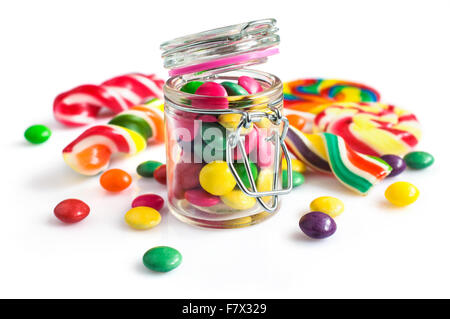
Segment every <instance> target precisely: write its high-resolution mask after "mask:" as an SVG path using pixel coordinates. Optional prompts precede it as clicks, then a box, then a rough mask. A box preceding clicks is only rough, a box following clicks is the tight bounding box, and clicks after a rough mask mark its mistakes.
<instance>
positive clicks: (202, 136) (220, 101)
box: [161, 19, 292, 228]
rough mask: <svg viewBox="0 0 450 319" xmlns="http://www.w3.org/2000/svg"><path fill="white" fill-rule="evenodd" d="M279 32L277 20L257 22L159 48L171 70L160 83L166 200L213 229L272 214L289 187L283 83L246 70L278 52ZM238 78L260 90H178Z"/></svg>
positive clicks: (188, 219)
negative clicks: (228, 92) (248, 80)
mask: <svg viewBox="0 0 450 319" xmlns="http://www.w3.org/2000/svg"><path fill="white" fill-rule="evenodd" d="M277 30H278V29H277V28H276V27H275V20H273V19H267V20H259V21H253V22H249V23H243V24H238V25H234V26H229V27H224V28H220V29H215V30H210V31H206V32H202V33H199V34H195V35H191V36H187V37H183V38H178V39H175V40H172V41H169V42H167V43H164V44H163V45H162V46H161V47H162V49H163V50H164V53H163V57H164V59H165V66H166V67H167V68H169V69H170V71H169V73H170V74H171V75H172V77H171V78H170V79H169V80H168V81H167V82H166V84H165V86H164V97H165V103H164V104H165V123H166V151H167V176H168V179H167V180H168V185H167V186H168V206H169V209H170V211H171V212H172V213H173V214H174V215H175V216H176V217H177V218H179V219H180V220H182V221H185V222H188V223H190V224H195V225H198V226H204V227H211V228H237V227H244V226H249V225H253V224H256V223H258V222H260V221H262V220H265V219H267V218H268V217H270V216H272V215H273V214H274V213H276V212H277V211H278V210H279V207H280V199H279V196H280V195H283V194H287V193H288V192H289V191H290V190H291V189H292V172H291V161H290V157H289V154H288V151H287V148H286V145H285V144H284V138H285V136H286V133H287V129H288V126H289V123H288V121H287V119H286V118H285V117H284V116H283V93H282V82H281V81H280V79H279V78H277V77H276V76H274V75H271V74H268V73H264V72H260V71H256V70H249V69H244V68H243V67H244V66H248V65H253V64H258V63H262V62H264V61H265V60H266V59H267V57H268V56H269V55H272V54H275V53H277V51H278V49H277V48H276V46H277V45H278V42H279V37H278V35H276V34H275V33H276V31H277ZM242 76H247V77H249V78H252V79H254V80H256V81H257V82H258V83H259V85H260V86H261V87H262V91H259V92H258V93H254V94H248V95H233V96H209V95H198V94H191V93H187V92H185V91H181V88H182V87H183V86H184V85H185V84H186V83H188V82H192V81H201V82H203V83H204V82H216V83H219V84H220V83H222V82H224V81H227V82H234V83H236V82H238V80H239V78H240V77H242ZM282 155H284V158H285V160H286V163H287V174H286V176H285V179H286V181H285V184H287V185H284V186H285V187H284V188H283V187H282V186H281V185H282V184H283V183H282V175H283V174H282V165H281V160H282Z"/></svg>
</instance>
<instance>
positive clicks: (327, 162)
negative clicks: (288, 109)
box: [286, 127, 392, 195]
mask: <svg viewBox="0 0 450 319" xmlns="http://www.w3.org/2000/svg"><path fill="white" fill-rule="evenodd" d="M286 144H287V146H288V148H289V150H290V151H291V152H292V153H293V154H294V155H295V156H296V157H297V158H299V159H301V160H302V161H303V162H304V163H305V164H306V165H308V166H309V167H311V168H312V169H314V170H317V171H320V172H325V173H332V174H333V175H334V176H335V177H336V178H337V179H338V180H339V181H340V182H341V183H342V184H343V185H344V186H346V187H348V188H350V189H351V190H353V191H355V192H357V193H359V194H362V195H365V194H367V192H368V191H369V190H370V189H371V188H372V186H374V185H375V184H376V183H378V182H379V181H381V180H382V179H384V178H385V177H386V176H388V175H389V172H390V171H391V170H392V168H391V167H390V166H389V165H388V164H387V163H386V162H384V161H383V160H381V159H379V158H376V157H372V156H367V155H364V154H361V153H358V152H356V151H354V150H353V149H352V148H351V147H349V146H348V145H347V144H346V143H345V141H344V139H343V138H341V137H339V136H337V135H335V134H331V133H316V134H305V133H302V132H301V131H299V130H297V129H296V128H294V127H289V130H288V133H287V136H286Z"/></svg>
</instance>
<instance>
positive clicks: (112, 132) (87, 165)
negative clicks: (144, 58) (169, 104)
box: [63, 99, 164, 175]
mask: <svg viewBox="0 0 450 319" xmlns="http://www.w3.org/2000/svg"><path fill="white" fill-rule="evenodd" d="M163 107H164V104H163V102H162V101H161V100H158V99H154V100H151V101H149V102H148V103H147V104H145V105H138V106H134V107H132V108H131V109H129V110H127V111H125V112H122V113H120V114H119V115H118V116H117V117H115V118H113V119H112V120H111V122H113V123H116V124H107V125H97V126H93V127H91V128H89V129H87V130H86V131H84V132H83V133H82V134H81V135H80V136H79V137H78V138H76V139H75V140H74V141H73V142H72V143H70V144H69V145H67V146H66V147H65V148H64V150H63V157H64V160H65V161H66V163H67V164H68V165H69V166H70V167H71V168H72V169H73V170H75V171H76V172H78V173H80V174H83V175H96V174H98V173H100V172H102V171H104V170H105V169H106V168H107V167H108V165H109V162H110V159H111V156H112V155H113V154H115V153H125V154H129V155H134V154H136V153H138V152H140V151H142V150H143V149H145V147H146V146H147V143H148V142H151V141H154V142H163V141H164V113H163V112H162V110H163Z"/></svg>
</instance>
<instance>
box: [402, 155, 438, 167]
mask: <svg viewBox="0 0 450 319" xmlns="http://www.w3.org/2000/svg"><path fill="white" fill-rule="evenodd" d="M403 160H404V161H405V163H406V166H408V167H409V168H413V169H424V168H427V167H428V166H430V165H431V164H433V163H434V157H433V155H431V154H430V153H427V152H411V153H408V154H406V155H405V157H404V158H403Z"/></svg>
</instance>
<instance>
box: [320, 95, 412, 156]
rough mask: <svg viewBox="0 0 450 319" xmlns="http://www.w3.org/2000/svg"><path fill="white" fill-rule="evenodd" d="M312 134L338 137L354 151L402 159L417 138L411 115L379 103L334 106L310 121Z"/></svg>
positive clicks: (347, 103)
mask: <svg viewBox="0 0 450 319" xmlns="http://www.w3.org/2000/svg"><path fill="white" fill-rule="evenodd" d="M313 131H314V132H328V133H333V134H336V135H339V136H341V137H343V138H344V140H345V142H346V143H347V144H348V145H349V146H350V147H352V148H353V149H354V150H355V151H357V152H360V153H363V154H367V155H373V156H380V155H384V154H395V155H403V154H405V153H408V152H410V151H411V149H412V148H413V147H414V146H416V145H417V143H418V142H419V139H420V137H421V130H420V126H419V122H418V121H417V118H416V116H415V115H414V114H412V113H410V112H408V111H405V110H403V109H400V108H398V107H395V106H393V105H389V104H383V103H351V102H346V103H336V104H332V105H329V106H327V108H326V109H325V110H323V111H322V112H321V113H319V114H317V116H316V117H315V119H314V128H313Z"/></svg>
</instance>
